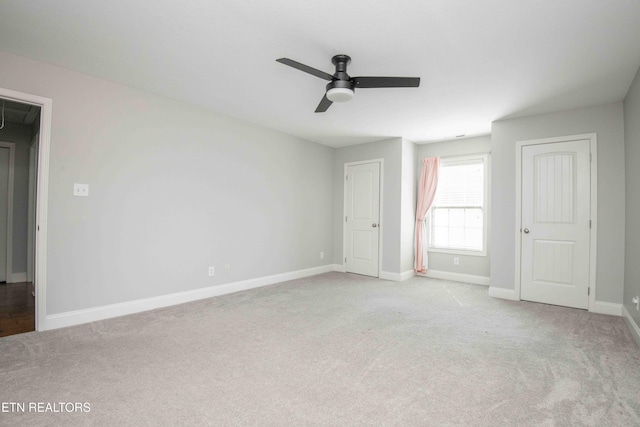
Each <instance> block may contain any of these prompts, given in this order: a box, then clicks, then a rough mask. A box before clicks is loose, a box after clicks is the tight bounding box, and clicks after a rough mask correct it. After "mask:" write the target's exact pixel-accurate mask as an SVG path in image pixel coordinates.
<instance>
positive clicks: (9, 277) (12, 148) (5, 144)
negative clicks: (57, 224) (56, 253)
mask: <svg viewBox="0 0 640 427" xmlns="http://www.w3.org/2000/svg"><path fill="white" fill-rule="evenodd" d="M0 147H2V148H7V149H9V171H8V172H9V179H8V183H7V256H6V258H7V270H6V277H5V281H6V282H7V283H13V190H14V188H13V184H14V183H13V176H14V171H15V162H16V144H15V143H13V142H9V141H0Z"/></svg>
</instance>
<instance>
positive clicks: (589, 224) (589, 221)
mask: <svg viewBox="0 0 640 427" xmlns="http://www.w3.org/2000/svg"><path fill="white" fill-rule="evenodd" d="M589 228H591V220H589Z"/></svg>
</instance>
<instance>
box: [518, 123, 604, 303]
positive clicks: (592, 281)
mask: <svg viewBox="0 0 640 427" xmlns="http://www.w3.org/2000/svg"><path fill="white" fill-rule="evenodd" d="M584 139H587V140H589V149H590V151H591V182H590V190H591V197H590V199H591V206H590V216H591V229H590V237H589V242H590V247H589V288H590V292H589V311H595V309H596V306H595V305H596V261H597V247H598V245H597V236H598V218H597V217H598V197H597V196H598V194H597V193H598V140H597V136H596V134H595V133H587V134H582V135H569V136H561V137H554V138H544V139H534V140H527V141H517V142H516V212H515V215H516V227H515V230H514V231H515V233H514V234H515V236H516V259H515V262H516V265H515V267H516V268H515V296H516V299H517V300H520V273H521V272H520V261H521V259H520V258H521V256H522V254H521V250H522V246H521V245H522V235H521V233H520V230H521V229H522V147H524V146H526V145H538V144H552V143H554V142H567V141H577V140H584Z"/></svg>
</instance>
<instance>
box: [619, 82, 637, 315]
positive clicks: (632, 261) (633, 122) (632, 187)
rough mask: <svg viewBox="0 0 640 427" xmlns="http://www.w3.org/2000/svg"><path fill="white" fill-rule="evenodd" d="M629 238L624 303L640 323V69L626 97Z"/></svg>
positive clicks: (625, 134)
mask: <svg viewBox="0 0 640 427" xmlns="http://www.w3.org/2000/svg"><path fill="white" fill-rule="evenodd" d="M624 137H625V174H626V183H627V185H626V199H627V200H626V202H627V203H626V240H625V262H624V300H623V303H624V306H625V307H626V309H627V311H628V312H629V314H631V317H633V319H634V320H635V322H636V325H640V311H637V310H636V305H635V304H632V303H631V298H633V297H635V296H639V295H640V221H638V218H640V191H638V185H639V184H640V167H639V166H638V165H639V164H640V71H638V74H636V78H635V79H634V80H633V83H632V85H631V88H630V89H629V92H628V93H627V97H626V98H625V100H624Z"/></svg>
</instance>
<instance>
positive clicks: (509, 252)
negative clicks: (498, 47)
mask: <svg viewBox="0 0 640 427" xmlns="http://www.w3.org/2000/svg"><path fill="white" fill-rule="evenodd" d="M585 133H596V134H597V138H598V165H597V166H598V206H597V210H598V236H597V237H598V247H597V251H598V261H597V265H596V268H597V273H596V300H597V301H604V302H611V303H621V302H622V293H623V280H624V237H625V230H624V224H625V213H624V206H625V190H624V188H625V175H624V174H625V160H624V155H625V153H624V124H623V106H622V102H618V103H614V104H608V105H601V106H595V107H589V108H581V109H576V110H569V111H561V112H558V113H552V114H543V115H538V116H530V117H522V118H515V119H509V120H501V121H496V122H493V124H492V139H491V170H492V172H491V212H492V215H491V234H490V236H491V245H492V247H491V286H495V287H498V288H506V289H514V286H515V255H514V254H515V234H514V233H515V232H514V230H515V209H516V201H515V194H516V188H515V183H516V177H515V172H516V165H515V160H516V150H515V144H516V142H517V141H522V140H531V139H539V138H549V137H557V136H565V135H576V134H585Z"/></svg>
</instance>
